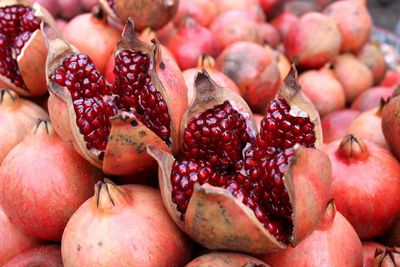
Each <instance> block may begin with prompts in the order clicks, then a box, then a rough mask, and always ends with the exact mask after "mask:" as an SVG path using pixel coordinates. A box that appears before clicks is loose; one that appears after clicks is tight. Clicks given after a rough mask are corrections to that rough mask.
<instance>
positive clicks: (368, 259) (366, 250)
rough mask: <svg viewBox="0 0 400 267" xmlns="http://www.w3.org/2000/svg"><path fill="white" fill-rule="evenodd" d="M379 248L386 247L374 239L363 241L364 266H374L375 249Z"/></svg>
mask: <svg viewBox="0 0 400 267" xmlns="http://www.w3.org/2000/svg"><path fill="white" fill-rule="evenodd" d="M377 248H380V249H385V246H384V245H381V244H379V243H376V242H372V241H366V242H363V243H362V249H363V256H364V260H363V267H373V266H374V257H375V251H376V249H377Z"/></svg>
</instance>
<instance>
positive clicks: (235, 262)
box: [185, 252, 267, 267]
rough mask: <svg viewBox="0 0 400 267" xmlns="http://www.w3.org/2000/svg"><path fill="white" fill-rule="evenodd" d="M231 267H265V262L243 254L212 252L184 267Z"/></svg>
mask: <svg viewBox="0 0 400 267" xmlns="http://www.w3.org/2000/svg"><path fill="white" fill-rule="evenodd" d="M205 266H218V267H232V266H257V267H267V265H266V264H265V262H262V261H260V260H258V259H256V258H253V257H251V256H248V255H245V254H239V253H229V252H212V253H209V254H205V255H202V256H200V257H197V258H196V259H194V260H192V261H191V262H189V263H188V264H186V265H185V267H205Z"/></svg>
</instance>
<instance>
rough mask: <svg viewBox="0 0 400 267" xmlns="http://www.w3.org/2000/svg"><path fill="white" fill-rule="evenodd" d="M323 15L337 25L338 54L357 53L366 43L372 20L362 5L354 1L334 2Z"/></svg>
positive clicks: (342, 0)
mask: <svg viewBox="0 0 400 267" xmlns="http://www.w3.org/2000/svg"><path fill="white" fill-rule="evenodd" d="M324 14H326V15H327V16H329V17H330V18H332V19H334V20H336V21H337V22H338V23H339V29H340V32H341V35H342V43H341V46H340V52H357V51H359V50H360V49H361V48H362V47H363V46H364V44H365V43H366V42H367V41H368V39H369V37H370V34H371V29H372V19H371V16H370V15H369V13H368V10H367V8H366V7H365V6H364V5H362V4H360V3H357V2H356V1H348V0H341V1H336V2H334V3H332V4H330V5H329V6H327V7H326V8H325V10H324Z"/></svg>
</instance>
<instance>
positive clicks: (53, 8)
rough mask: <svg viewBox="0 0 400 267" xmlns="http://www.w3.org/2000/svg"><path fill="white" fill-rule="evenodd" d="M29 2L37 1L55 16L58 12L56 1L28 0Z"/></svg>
mask: <svg viewBox="0 0 400 267" xmlns="http://www.w3.org/2000/svg"><path fill="white" fill-rule="evenodd" d="M28 2H30V3H32V4H33V3H38V4H40V5H41V6H42V7H44V8H46V10H47V11H49V13H50V14H51V15H52V16H53V17H55V16H57V14H58V13H59V10H60V7H59V6H58V2H57V1H54V0H28Z"/></svg>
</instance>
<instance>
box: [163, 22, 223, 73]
mask: <svg viewBox="0 0 400 267" xmlns="http://www.w3.org/2000/svg"><path fill="white" fill-rule="evenodd" d="M166 47H167V48H168V49H169V51H171V53H172V54H173V55H174V56H175V58H176V60H177V63H178V65H179V67H180V68H181V70H186V69H190V68H194V67H196V64H197V60H198V58H199V57H201V56H202V55H206V54H207V55H210V56H213V57H216V56H218V54H219V52H220V48H219V47H218V44H217V42H216V38H215V36H214V34H213V33H212V32H210V31H209V30H208V29H207V28H205V27H203V26H201V25H199V24H198V23H197V22H196V21H195V20H193V19H192V18H190V17H186V18H185V19H184V20H183V21H182V23H181V25H180V26H179V28H178V30H177V32H176V34H175V35H174V36H173V37H171V39H169V41H168V43H167V44H166Z"/></svg>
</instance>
